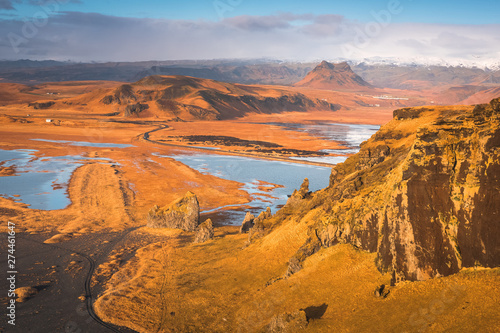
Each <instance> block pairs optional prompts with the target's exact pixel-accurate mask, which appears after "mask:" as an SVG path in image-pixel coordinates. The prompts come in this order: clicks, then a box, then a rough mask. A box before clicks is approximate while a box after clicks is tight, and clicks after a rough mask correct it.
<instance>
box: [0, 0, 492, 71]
mask: <svg viewBox="0 0 500 333" xmlns="http://www.w3.org/2000/svg"><path fill="white" fill-rule="evenodd" d="M498 13H500V1H498V0H477V1H464V0H454V1H449V0H445V1H438V0H434V1H429V0H371V1H369V0H359V1H348V0H342V1H340V0H308V1H303V0H301V1H293V0H275V1H270V0H188V1H179V0H176V1H165V0H149V1H148V0H145V1H132V0H0V59H22V58H29V59H56V60H75V61H89V60H95V61H139V60H171V59H214V58H217V59H220V58H276V59H284V60H297V61H312V60H314V61H316V60H321V59H328V60H334V59H347V60H359V59H366V58H384V59H385V58H398V59H406V60H407V61H412V59H418V61H420V62H422V61H429V62H430V61H442V60H443V59H444V60H446V61H450V62H453V63H462V62H471V61H473V62H479V63H491V62H494V61H497V62H498V61H499V60H498V59H500V16H499V15H498Z"/></svg>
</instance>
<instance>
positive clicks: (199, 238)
mask: <svg viewBox="0 0 500 333" xmlns="http://www.w3.org/2000/svg"><path fill="white" fill-rule="evenodd" d="M213 238H214V225H213V223H212V220H211V219H208V220H206V221H205V222H203V223H202V224H200V225H199V226H198V230H197V231H196V236H195V238H194V242H195V243H204V242H206V241H209V240H211V239H213Z"/></svg>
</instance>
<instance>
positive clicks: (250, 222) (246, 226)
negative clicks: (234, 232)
mask: <svg viewBox="0 0 500 333" xmlns="http://www.w3.org/2000/svg"><path fill="white" fill-rule="evenodd" d="M254 220H255V216H253V214H252V213H250V212H247V214H246V215H245V219H244V220H243V223H241V228H240V234H245V233H247V232H249V231H250V229H252V228H253V226H254Z"/></svg>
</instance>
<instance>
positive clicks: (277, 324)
mask: <svg viewBox="0 0 500 333" xmlns="http://www.w3.org/2000/svg"><path fill="white" fill-rule="evenodd" d="M307 324H308V322H307V316H306V312H305V311H303V310H300V311H295V312H292V313H288V312H286V313H283V314H280V315H277V316H274V317H273V318H272V319H271V322H270V323H269V325H267V327H266V330H265V332H269V333H295V332H302V331H303V330H305V329H306V327H307Z"/></svg>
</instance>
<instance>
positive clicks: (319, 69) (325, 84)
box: [294, 61, 372, 91]
mask: <svg viewBox="0 0 500 333" xmlns="http://www.w3.org/2000/svg"><path fill="white" fill-rule="evenodd" d="M294 86H295V87H307V88H314V89H326V90H341V91H342V90H366V89H367V88H372V86H371V85H370V84H369V83H368V82H366V81H365V80H363V79H362V78H361V77H360V76H359V75H357V74H356V73H354V72H353V71H352V69H351V67H350V66H349V65H348V64H347V63H346V62H342V63H339V64H332V63H329V62H326V61H323V62H321V64H319V65H318V66H316V68H314V69H313V70H312V71H311V72H309V74H307V76H306V77H305V78H304V79H302V80H301V81H299V82H297V83H295V84H294Z"/></svg>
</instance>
